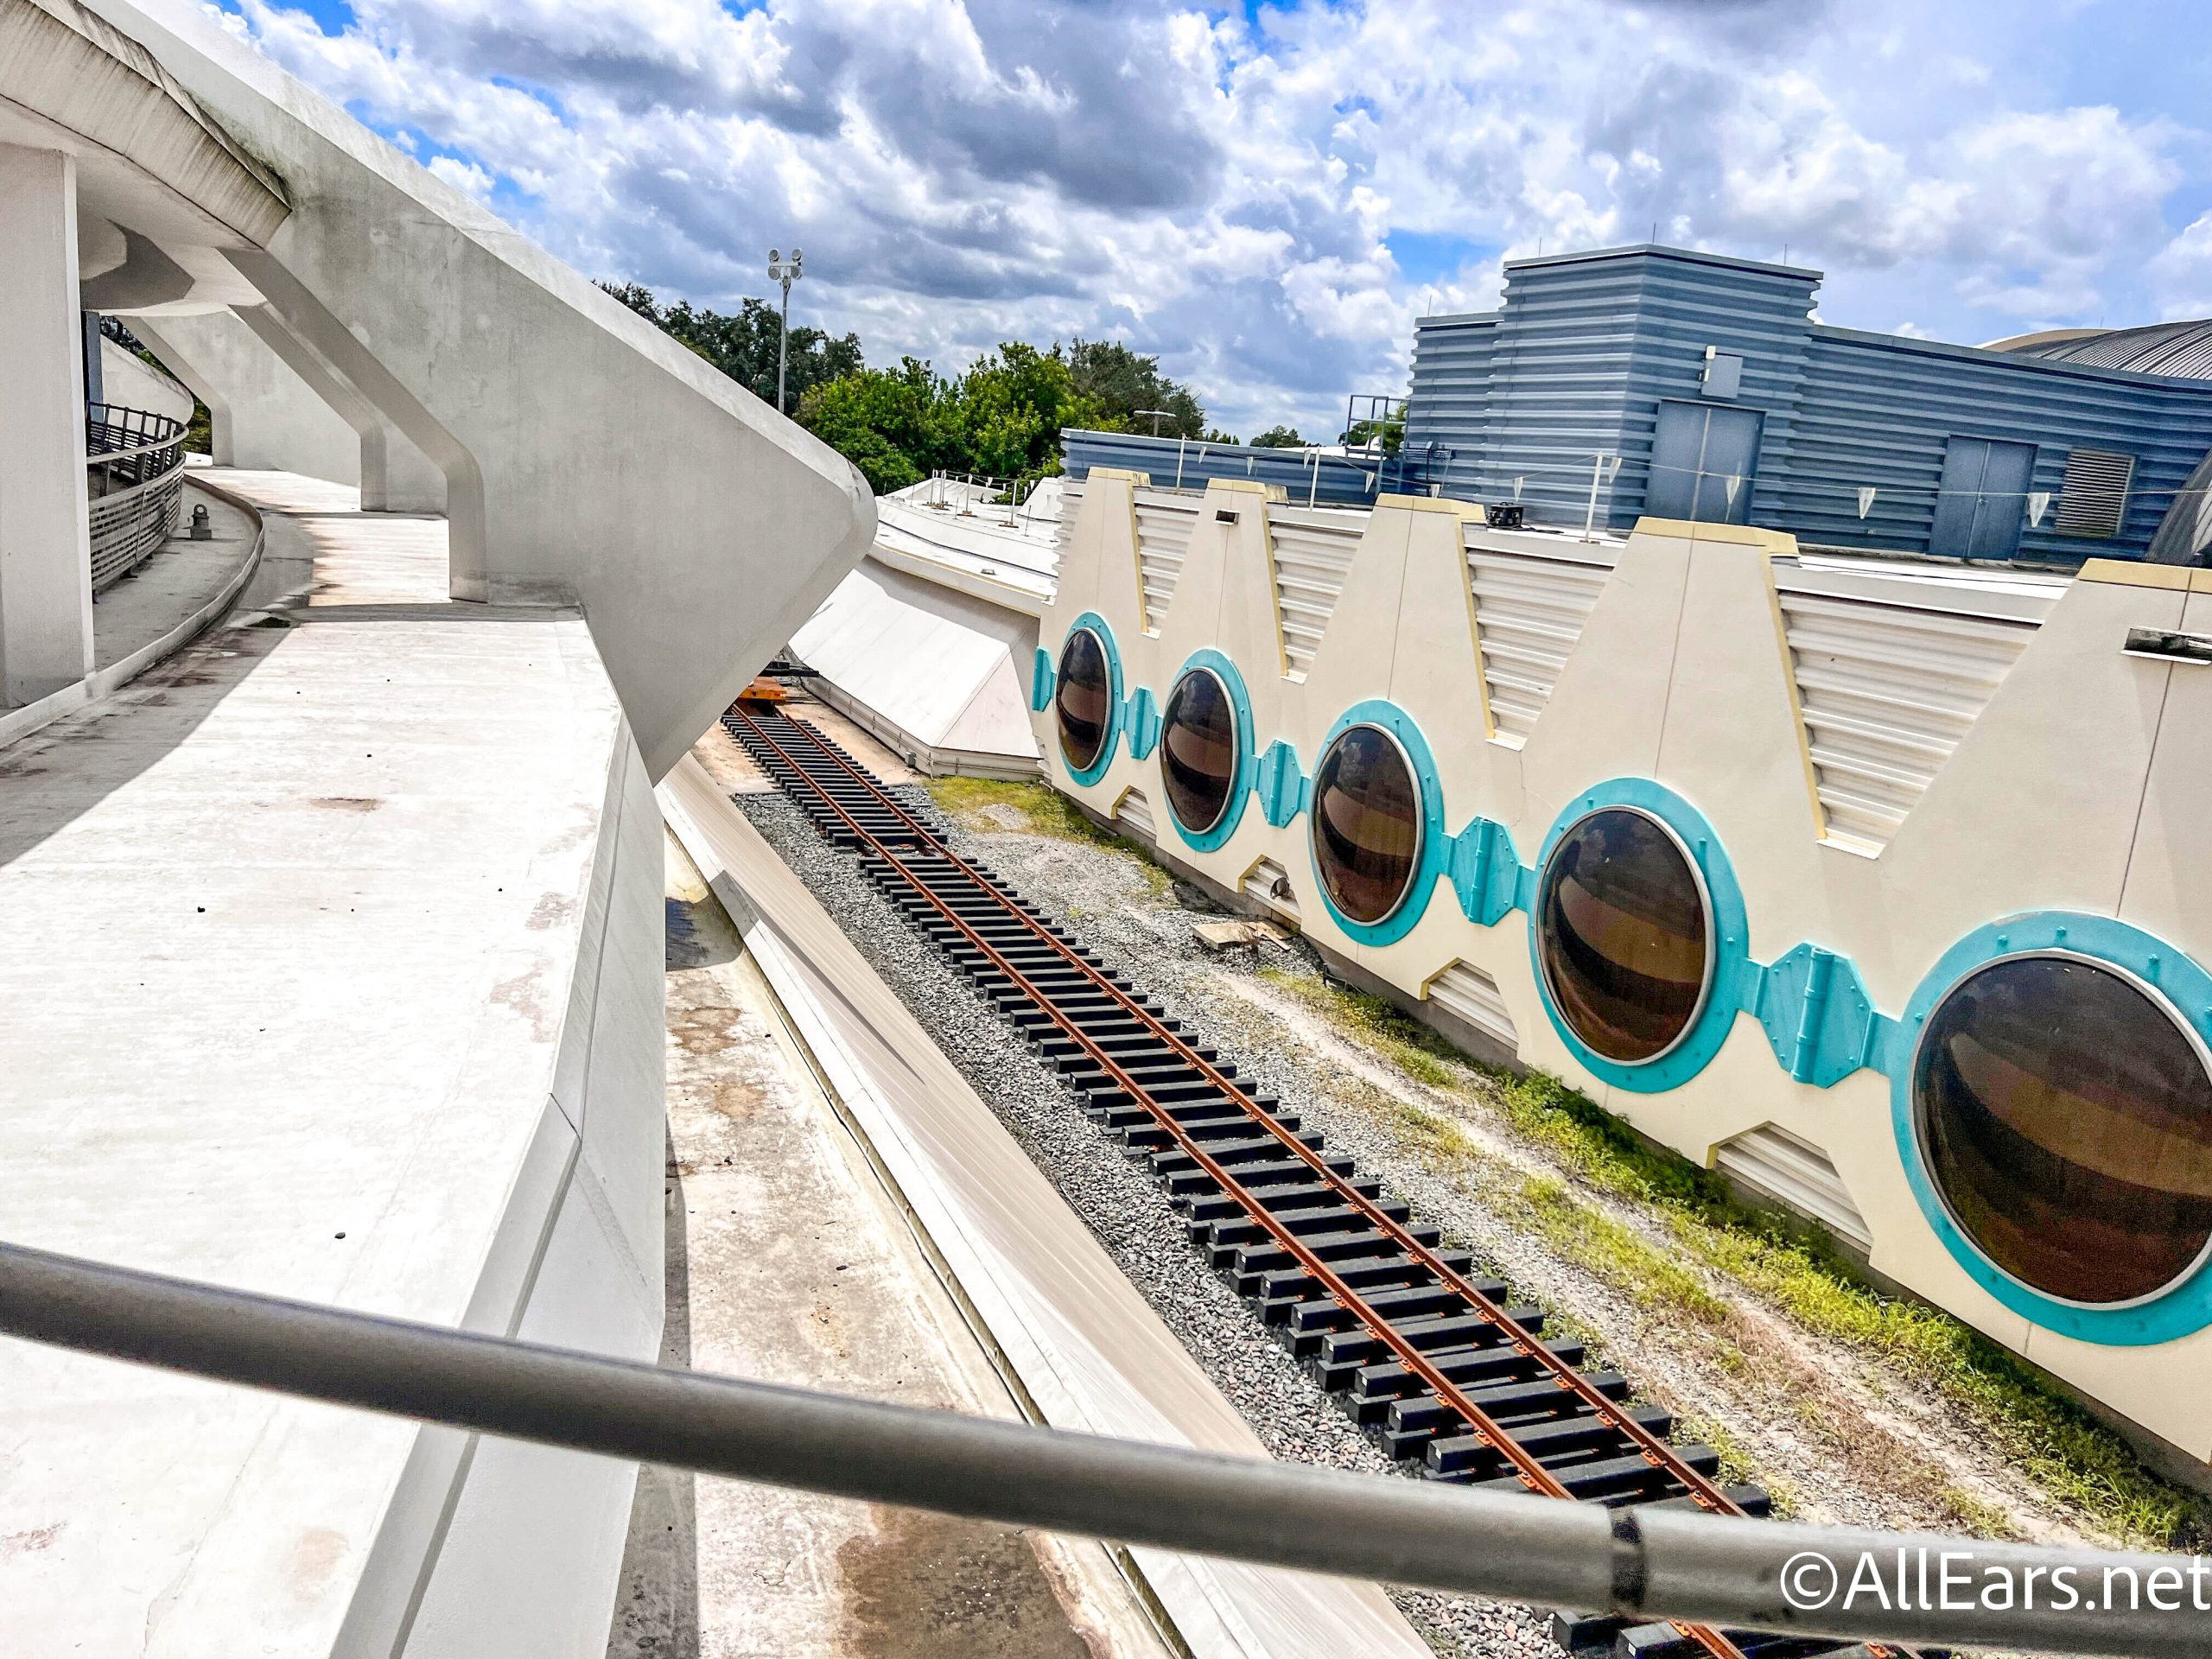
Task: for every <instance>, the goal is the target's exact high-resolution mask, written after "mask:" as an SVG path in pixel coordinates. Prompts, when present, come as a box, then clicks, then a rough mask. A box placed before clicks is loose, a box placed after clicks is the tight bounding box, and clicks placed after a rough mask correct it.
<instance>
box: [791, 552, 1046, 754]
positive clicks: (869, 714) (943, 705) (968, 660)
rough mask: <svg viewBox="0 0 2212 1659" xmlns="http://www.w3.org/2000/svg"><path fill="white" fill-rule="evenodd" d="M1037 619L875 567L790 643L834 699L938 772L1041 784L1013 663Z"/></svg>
mask: <svg viewBox="0 0 2212 1659" xmlns="http://www.w3.org/2000/svg"><path fill="white" fill-rule="evenodd" d="M1035 635H1036V625H1035V623H1034V622H1033V621H1032V620H1030V619H1029V618H1027V617H1025V616H1021V615H1019V614H1017V613H1011V612H1007V611H1003V610H1000V609H998V608H997V607H993V606H990V605H988V604H987V603H985V602H984V601H981V600H977V599H973V598H970V597H969V596H968V595H965V594H960V593H957V592H955V591H953V590H951V589H950V588H940V587H936V586H933V585H931V584H930V583H927V582H922V581H920V580H918V579H917V578H915V577H913V576H909V575H902V574H900V573H899V571H896V570H893V569H889V568H887V567H886V566H884V565H882V564H880V563H876V562H874V560H870V561H869V562H868V563H866V564H864V565H863V566H861V569H858V570H855V571H854V572H853V573H852V574H851V575H849V576H847V577H846V578H845V579H844V581H843V582H841V583H839V584H838V587H837V590H836V592H835V593H833V594H830V596H829V600H828V601H827V602H826V603H825V604H824V605H823V607H822V608H821V609H820V610H818V611H817V612H816V613H814V614H813V615H812V616H811V617H810V618H809V619H808V620H807V622H806V624H805V626H803V627H802V628H800V629H799V631H798V632H797V633H794V634H793V635H792V636H791V652H792V654H793V655H794V656H796V657H797V658H798V659H799V661H801V662H803V663H804V664H806V665H807V666H808V667H810V668H812V669H815V670H817V671H819V672H820V673H821V675H822V683H821V693H822V696H823V700H824V701H825V702H829V704H830V705H831V706H832V707H834V708H836V709H837V710H838V711H839V712H841V713H842V714H843V715H846V716H847V717H849V719H852V720H854V721H858V722H859V723H860V724H861V725H862V726H864V727H866V728H868V730H869V731H870V732H872V733H874V734H875V736H876V737H878V738H880V740H881V741H883V742H884V743H886V744H887V745H888V746H889V747H892V748H893V749H895V750H897V751H898V752H899V753H900V754H901V755H903V756H905V757H906V761H907V764H908V765H910V766H915V767H917V768H918V769H919V770H921V771H924V772H929V773H931V774H932V775H942V774H944V773H946V772H960V773H965V774H969V775H972V776H976V777H982V778H1034V777H1035V776H1037V772H1038V761H1037V739H1036V734H1035V733H1034V732H1033V730H1032V729H1031V728H1030V721H1029V702H1028V698H1027V696H1025V695H1024V694H1023V688H1022V684H1021V681H1020V675H1019V673H1018V672H1017V671H1016V669H1015V666H1014V664H1016V662H1018V661H1019V662H1027V658H1028V655H1029V652H1031V651H1032V650H1033V649H1034V648H1035Z"/></svg>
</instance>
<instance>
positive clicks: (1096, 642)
mask: <svg viewBox="0 0 2212 1659" xmlns="http://www.w3.org/2000/svg"><path fill="white" fill-rule="evenodd" d="M1056 687H1057V689H1056V690H1054V691H1053V693H1052V712H1053V715H1054V716H1055V718H1056V719H1057V720H1058V722H1059V728H1060V753H1062V754H1063V755H1065V756H1066V757H1067V763H1068V766H1069V767H1070V768H1071V770H1073V771H1076V772H1088V771H1090V768H1091V767H1093V766H1096V765H1097V764H1098V757H1099V754H1100V753H1102V752H1103V750H1104V748H1105V747H1106V734H1107V732H1108V730H1109V728H1111V726H1112V724H1113V719H1114V688H1113V680H1112V676H1111V673H1110V671H1109V669H1108V667H1107V664H1106V643H1105V641H1104V640H1103V639H1100V638H1099V637H1098V635H1097V634H1096V632H1094V631H1093V630H1091V629H1090V628H1077V629H1076V631H1075V632H1072V633H1071V634H1069V635H1068V639H1067V643H1066V644H1065V645H1062V646H1061V647H1060V668H1059V676H1058V680H1057V682H1056Z"/></svg>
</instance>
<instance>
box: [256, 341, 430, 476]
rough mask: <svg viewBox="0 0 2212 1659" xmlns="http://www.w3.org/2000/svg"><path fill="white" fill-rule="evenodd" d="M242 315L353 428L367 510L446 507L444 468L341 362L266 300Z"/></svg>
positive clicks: (287, 363)
mask: <svg viewBox="0 0 2212 1659" xmlns="http://www.w3.org/2000/svg"><path fill="white" fill-rule="evenodd" d="M237 315H238V321H241V322H243V323H244V324H245V326H246V327H248V328H250V329H251V330H252V331H253V333H254V335H255V337H256V338H257V339H258V340H260V341H261V343H262V344H263V345H264V346H268V347H269V349H270V351H272V352H274V353H277V356H278V357H279V358H280V359H283V363H284V365H285V366H286V367H287V368H289V369H290V370H291V371H292V372H293V373H295V374H296V375H298V376H299V377H300V378H301V379H302V381H304V382H305V383H306V385H307V387H308V390H309V391H312V392H314V393H315V396H317V397H320V398H321V399H322V401H323V402H324V403H326V404H328V405H329V406H330V407H331V409H332V410H334V411H335V412H336V414H337V416H338V417H339V418H340V420H342V421H344V422H345V423H346V425H348V426H350V427H352V428H353V433H354V435H355V436H356V437H357V438H358V439H359V442H360V446H361V461H360V468H361V470H360V479H361V510H362V511H363V512H444V511H445V510H446V480H445V474H443V473H442V472H440V471H439V470H438V469H437V467H435V466H433V465H432V464H431V461H430V458H429V456H428V455H425V454H423V452H422V451H421V450H420V449H417V448H416V447H415V446H414V445H413V444H412V443H410V442H408V440H407V435H406V434H405V433H404V432H402V431H400V430H399V429H398V428H397V427H395V426H393V425H392V424H391V422H389V421H387V420H385V418H384V416H381V415H379V414H378V413H377V410H376V405H375V404H372V403H371V402H370V401H369V400H368V399H367V398H365V397H363V396H361V394H360V392H359V391H358V390H357V389H356V388H355V387H354V385H353V382H352V381H350V380H348V379H347V378H346V377H345V376H344V375H343V374H341V373H340V372H339V371H338V368H337V366H336V365H334V364H333V363H332V362H331V361H330V359H328V358H327V357H325V356H324V355H323V354H322V353H321V352H318V351H317V350H315V347H314V346H312V345H310V344H308V341H307V340H305V339H303V338H302V337H301V335H300V334H297V333H296V332H295V331H294V330H293V328H292V327H291V326H290V325H289V323H287V322H286V321H284V319H283V317H281V316H279V315H277V313H276V312H275V311H273V310H271V309H270V308H269V307H267V306H265V305H251V306H241V307H239V308H238V312H237Z"/></svg>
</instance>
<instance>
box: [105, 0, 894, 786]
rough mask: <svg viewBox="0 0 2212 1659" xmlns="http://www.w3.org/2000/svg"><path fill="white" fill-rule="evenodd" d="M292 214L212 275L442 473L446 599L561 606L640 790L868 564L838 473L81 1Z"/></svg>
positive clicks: (528, 266) (700, 365)
mask: <svg viewBox="0 0 2212 1659" xmlns="http://www.w3.org/2000/svg"><path fill="white" fill-rule="evenodd" d="M90 3H91V4H92V9H93V10H97V11H98V12H99V14H100V15H101V16H104V17H105V18H107V19H108V20H109V21H110V22H113V23H114V24H115V25H116V26H117V27H118V28H120V29H123V30H124V32H125V33H127V34H129V35H130V36H131V37H132V38H133V39H135V40H137V41H138V42H140V43H141V44H142V45H143V46H144V47H146V48H148V49H149V50H150V51H151V52H152V53H153V54H154V55H155V56H156V57H157V58H158V59H159V60H161V63H162V67H163V68H164V69H165V70H166V71H167V72H168V73H170V74H171V75H173V76H174V77H175V79H177V80H178V81H179V82H181V84H182V85H183V86H184V87H185V89H186V90H187V91H188V92H190V94H191V95H192V97H193V98H194V100H196V102H197V103H198V104H199V105H200V107H201V108H203V109H205V110H206V111H208V112H209V113H211V114H212V115H213V116H214V117H215V118H217V119H219V121H220V122H221V123H222V124H223V125H224V127H225V128H226V129H227V130H229V131H230V132H231V133H232V135H234V136H235V137H237V139H238V141H239V142H240V143H242V144H243V145H244V146H245V148H246V149H248V150H249V151H251V153H252V154H253V155H255V156H259V157H263V158H265V159H266V161H267V162H268V163H269V165H270V167H271V168H273V169H275V170H276V171H277V173H278V174H280V175H282V176H283V180H284V181H285V184H286V187H287V191H288V194H289V195H290V196H291V197H292V198H293V199H294V200H296V202H298V203H300V204H302V205H301V206H300V207H297V208H296V211H295V212H294V213H292V214H291V216H290V217H289V219H286V220H285V222H284V224H283V226H282V227H281V228H280V229H278V230H277V232H276V233H275V234H274V235H272V236H270V238H267V241H266V244H265V245H264V246H263V247H258V248H251V249H226V250H225V251H224V252H225V257H227V258H228V259H229V260H230V262H231V264H232V265H233V266H234V267H235V268H236V269H237V270H238V272H239V273H240V274H241V275H243V276H244V277H245V278H246V279H247V280H248V281H250V282H251V283H252V284H253V285H254V287H255V288H256V289H257V290H258V291H259V292H260V293H261V294H262V295H263V296H264V297H265V298H266V300H267V302H268V303H269V305H270V308H271V309H272V310H273V311H274V312H276V313H277V315H280V316H281V317H282V318H283V321H285V323H286V324H287V325H288V327H289V328H290V329H291V331H292V332H293V333H294V334H296V335H298V336H299V337H300V338H302V340H306V341H307V342H308V344H309V345H311V346H313V347H314V348H315V351H316V352H318V353H321V355H322V356H323V357H324V358H325V359H327V360H328V361H329V362H330V364H331V365H333V366H334V368H335V369H336V371H337V372H339V373H340V375H342V376H343V377H344V378H345V379H346V381H348V382H350V383H351V384H352V385H353V387H354V388H355V390H357V391H359V393H360V394H361V395H362V396H363V397H365V398H366V399H367V400H368V401H369V402H370V403H371V404H372V405H374V407H375V408H376V409H377V410H378V413H379V414H380V415H381V416H383V417H384V418H385V420H387V421H389V422H391V423H392V424H393V425H394V426H396V427H397V428H398V429H399V430H400V431H402V432H403V433H404V434H405V435H407V437H408V438H409V439H410V440H411V441H412V442H414V443H415V444H416V447H417V448H421V449H422V450H423V453H424V454H427V455H428V456H429V458H430V459H431V460H432V461H434V462H435V463H436V465H437V466H438V467H439V468H440V469H441V470H442V472H443V473H444V474H445V480H446V501H447V515H448V520H449V522H450V524H451V527H452V538H451V545H452V571H451V585H452V592H453V594H454V596H455V597H456V598H467V599H482V600H503V601H531V600H544V599H555V598H570V597H572V598H573V599H574V600H575V601H577V602H580V603H581V604H582V607H583V608H584V610H585V612H586V613H587V615H588V617H589V619H590V621H591V627H592V633H593V636H594V639H595V640H596V641H597V643H598V645H599V648H600V651H601V655H602V657H603V658H604V660H605V662H606V664H607V671H608V673H609V676H610V677H611V678H612V679H613V683H614V685H615V687H616V689H617V690H618V691H619V692H620V696H621V698H622V702H623V707H624V709H625V710H626V712H627V714H628V715H629V718H630V721H631V724H632V728H633V729H634V730H635V731H636V733H637V734H638V740H639V747H640V748H641V749H642V750H643V752H644V753H645V760H646V764H647V766H648V769H649V770H650V771H651V772H652V774H653V775H654V776H658V775H659V774H660V773H662V772H665V771H666V770H667V769H668V767H669V766H671V765H673V764H674V763H675V761H676V760H677V758H678V757H679V756H680V755H682V754H683V752H684V750H685V749H686V748H687V747H689V746H690V742H691V741H692V740H693V739H694V738H696V736H697V735H698V734H700V733H701V732H702V731H704V730H705V729H706V728H708V727H709V725H710V724H712V722H713V721H714V720H715V716H716V715H719V714H720V713H721V710H722V709H724V708H726V707H727V706H728V702H729V701H730V699H731V698H732V697H733V696H735V694H736V693H737V691H738V690H740V689H741V688H742V687H743V685H744V684H745V683H746V681H747V678H748V677H750V676H751V674H752V673H753V671H755V670H756V669H757V668H758V667H759V666H760V664H761V663H762V662H764V661H766V658H768V657H769V656H770V655H771V654H772V652H774V651H775V650H776V648H777V647H778V646H779V645H781V644H782V643H783V642H784V640H785V639H787V638H788V637H789V635H790V634H791V631H792V629H794V628H795V627H797V626H798V624H799V623H800V622H802V621H804V620H805V618H806V617H807V616H809V615H810V614H811V613H812V612H813V610H814V608H815V607H816V606H817V605H818V604H819V603H820V602H821V601H822V600H823V599H824V598H825V597H827V596H828V594H829V590H830V589H831V588H833V587H835V586H836V582H838V580H839V579H840V578H841V577H842V575H844V573H845V572H846V571H847V570H849V569H852V568H853V566H854V565H855V564H856V563H858V562H859V560H860V558H861V556H862V555H863V554H864V553H865V552H866V550H867V548H868V543H869V542H870V540H871V539H872V538H873V535H874V520H875V513H874V500H873V499H872V498H871V496H870V495H869V493H868V488H867V486H866V484H865V482H864V481H863V480H861V478H860V476H859V474H857V473H855V471H854V470H853V468H852V467H850V466H849V464H848V463H847V462H846V461H844V459H843V458H842V456H840V455H838V454H836V452H834V451H833V450H831V449H829V448H828V447H827V446H825V445H823V444H822V443H820V442H817V441H816V440H815V439H814V438H812V437H811V436H810V435H808V434H806V433H804V432H803V431H802V430H800V429H798V427H797V426H796V425H794V424H792V423H791V422H789V421H787V420H785V419H784V418H783V417H782V416H779V415H777V414H776V413H775V412H774V411H773V410H770V409H768V408H767V406H766V404H762V403H760V401H759V400H758V399H756V398H754V397H752V396H751V395H750V394H749V393H747V392H746V391H743V390H741V388H740V387H738V386H737V385H735V384H734V382H732V381H731V380H729V379H728V378H727V377H725V376H723V375H721V374H719V373H717V372H715V370H713V369H712V368H710V367H709V366H708V365H706V364H705V363H704V362H702V361H701V360H700V359H699V358H698V357H696V355H695V354H693V353H690V352H688V351H686V350H684V349H683V347H682V346H678V345H677V343H676V342H675V341H673V340H669V339H668V338H667V337H666V336H664V335H663V334H661V333H660V332H659V331H658V329H656V328H654V327H652V325H651V324H650V323H647V322H645V321H644V320H643V319H641V318H639V317H638V316H636V315H633V314H632V313H631V312H630V311H629V310H628V309H627V308H625V307H623V306H622V305H620V304H619V303H618V302H615V301H613V299H611V298H609V297H608V296H606V295H605V294H602V293H601V292H600V291H599V290H598V289H595V288H594V287H593V286H592V284H591V283H588V282H587V281H585V280H584V278H583V277H580V276H579V275H577V274H576V273H575V271H573V270H569V269H568V268H567V267H566V266H564V265H563V264H560V262H559V261H557V260H556V259H554V258H553V257H551V256H550V255H549V254H547V253H545V252H544V251H543V250H542V249H539V248H537V247H535V246H533V245H531V243H530V242H528V241H527V240H526V239H525V238H523V237H521V236H518V234H517V233H516V232H514V231H513V230H512V229H510V228H509V227H508V226H505V225H504V224H502V223H500V222H499V220H498V219H495V218H493V216H492V215H491V214H490V213H488V212H487V211H486V210H485V209H484V208H483V207H481V206H480V204H479V203H477V202H475V201H474V200H471V199H469V198H468V197H467V196H466V195H464V194H461V192H459V191H457V190H454V189H453V188H450V187H448V186H447V185H445V184H443V183H442V182H441V181H438V180H437V179H435V178H434V177H432V176H431V175H430V174H429V172H428V171H426V170H425V169H424V168H422V167H421V166H420V165H418V164H417V163H416V162H414V161H413V160H412V159H411V158H410V157H408V156H405V155H404V154H402V153H401V152H400V151H399V150H397V149H395V148H394V147H392V146H391V144H388V143H385V141H384V140H382V139H380V138H378V137H376V136H375V135H374V134H372V133H371V132H370V131H369V130H367V129H366V128H365V127H363V126H362V125H361V124H360V123H359V122H357V121H355V120H354V119H353V118H352V117H351V116H348V115H347V114H346V112H345V111H342V110H340V109H339V108H338V107H337V106H336V105H333V104H331V103H330V102H329V101H328V100H327V99H323V98H321V97H320V96H319V95H317V94H316V93H315V92H311V91H309V90H308V88H306V87H304V86H301V85H300V84H299V83H298V82H296V81H295V80H293V79H291V78H290V77H289V76H287V75H286V74H285V73H283V71H281V70H280V69H278V68H277V67H276V66H275V65H274V64H272V63H270V62H269V61H268V60H266V59H264V58H263V57H261V56H259V55H258V54H256V53H255V52H254V51H253V49H252V48H251V46H249V45H248V44H246V43H245V42H244V41H239V40H238V39H237V38H236V37H234V36H232V35H230V34H228V33H227V32H226V31H225V30H224V29H222V28H221V26H220V25H219V23H217V22H213V21H212V20H211V19H210V17H209V16H207V15H206V14H205V13H203V12H202V11H201V10H200V9H199V8H198V7H197V6H196V5H194V4H192V3H188V0H90Z"/></svg>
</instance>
